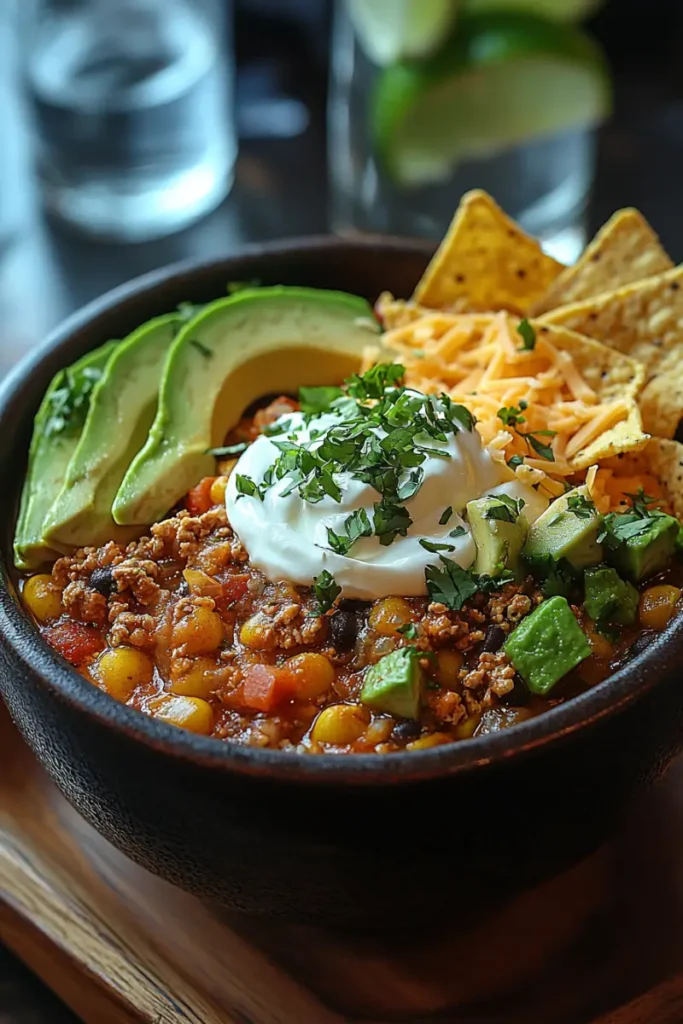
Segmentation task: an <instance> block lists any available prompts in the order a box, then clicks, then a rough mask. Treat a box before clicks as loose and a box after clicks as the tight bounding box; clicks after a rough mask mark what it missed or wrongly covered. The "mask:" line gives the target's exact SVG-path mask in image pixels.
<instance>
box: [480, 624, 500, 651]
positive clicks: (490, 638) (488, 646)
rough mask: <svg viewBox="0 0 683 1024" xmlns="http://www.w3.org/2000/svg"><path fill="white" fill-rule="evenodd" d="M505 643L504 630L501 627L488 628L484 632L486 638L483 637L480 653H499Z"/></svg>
mask: <svg viewBox="0 0 683 1024" xmlns="http://www.w3.org/2000/svg"><path fill="white" fill-rule="evenodd" d="M504 643H505V630H504V629H502V627H501V626H489V628H488V629H487V630H486V636H485V637H484V643H483V644H482V646H481V649H482V651H486V653H487V654H495V653H496V651H499V650H500V649H501V647H502V646H503V644H504Z"/></svg>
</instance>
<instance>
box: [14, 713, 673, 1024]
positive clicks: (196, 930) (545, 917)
mask: <svg viewBox="0 0 683 1024" xmlns="http://www.w3.org/2000/svg"><path fill="white" fill-rule="evenodd" d="M0 749H2V752H3V756H2V773H1V775H0V940H2V941H3V942H4V943H6V944H7V945H8V946H9V947H10V948H11V949H13V950H14V951H15V952H16V953H17V954H18V955H19V956H20V957H21V958H22V959H23V960H24V961H25V962H26V963H27V964H28V965H29V966H30V967H31V968H32V969H33V970H34V971H35V972H36V973H37V974H39V975H40V977H42V978H43V980H44V981H46V982H47V984H48V985H49V986H50V987H51V988H52V989H53V990H54V991H55V992H56V993H57V994H58V995H59V996H60V997H61V998H62V999H63V1000H64V1001H65V1002H66V1003H67V1004H68V1005H69V1006H70V1007H72V1009H73V1010H74V1011H75V1012H76V1013H77V1014H78V1015H79V1016H81V1017H82V1019H83V1020H84V1021H86V1022H87V1024H133V1022H135V1024H342V1022H348V1021H356V1022H359V1024H378V1022H381V1021H384V1020H396V1019H400V1020H403V1021H412V1022H414V1024H418V1022H419V1024H423V1022H427V1021H431V1020H434V1021H437V1020H440V1021H447V1022H451V1024H536V1022H537V1024H549V1022H552V1024H564V1022H567V1024H577V1022H586V1024H588V1022H595V1024H680V1021H681V1020H683V763H681V762H679V763H678V764H677V765H676V766H675V767H674V769H673V770H672V771H671V772H670V774H669V776H668V777H667V779H666V780H665V781H664V782H663V783H661V784H660V786H659V787H658V788H657V790H655V791H654V792H653V793H651V794H649V795H648V796H647V798H646V799H643V800H641V801H640V802H639V804H638V806H636V807H634V812H633V816H632V817H631V819H630V821H629V822H628V823H627V824H626V826H625V827H624V829H623V830H622V832H621V834H620V835H619V836H618V837H617V838H616V839H615V840H614V842H612V843H611V844H610V845H609V846H608V847H606V848H605V849H603V850H601V851H600V852H599V853H598V854H597V855H595V856H594V857H593V858H591V859H590V860H588V861H586V862H584V863H583V864H582V865H579V867H577V868H575V869H574V870H573V871H571V872H569V873H568V874H567V875H565V876H563V877H561V878H559V879H556V880H554V881H553V882H551V883H549V884H547V885H545V886H543V887H541V888H540V889H538V890H536V891H535V892H533V893H529V894H527V895H525V896H524V897H522V898H520V899H518V900H517V901H515V902H513V903H511V904H509V905H508V906H506V907H504V908H502V909H501V910H500V911H499V912H498V913H497V914H496V916H495V917H494V918H488V919H486V920H482V921H481V922H480V923H479V924H478V925H477V926H476V927H474V928H472V927H470V928H468V929H467V930H466V931H464V930H462V929H459V928H458V923H457V921H452V920H449V921H444V922H443V926H444V927H443V931H442V932H441V933H440V934H439V935H435V934H434V933H433V931H429V932H425V933H424V934H420V932H419V930H417V931H416V930H413V931H411V932H410V933H409V934H402V935H394V936H391V937H386V938H381V937H378V936H377V935H372V936H363V937H359V936H355V937H350V936H348V935H339V934H332V933H330V932H325V931H322V930H319V929H313V928H303V927H295V926H288V925H284V924H281V923H273V922H267V921H255V920H247V919H240V918H235V917H232V916H230V915H228V914H226V913H225V912H224V911H221V910H219V909H216V908H212V907H208V906H205V905H203V904H202V903H201V902H199V901H198V900H196V899H194V898H193V897H191V896H188V895H187V894H185V893H182V892H180V891H179V890H177V889H175V888H174V887H172V886H170V885H169V884H167V883H166V882H163V881H161V880H160V879H157V878H155V877H153V876H152V875H150V874H149V873H147V872H146V871H144V870H143V869H141V868H138V867H137V866H135V865H133V864H132V863H131V862H130V861H128V860H127V859H126V858H125V857H123V856H122V855H121V854H119V853H118V852H117V851H116V850H114V849H113V847H111V846H110V845H109V844H108V843H106V842H105V841H104V840H103V839H101V837H100V836H99V835H98V834H97V833H96V832H95V831H94V830H93V829H91V828H90V827H89V826H88V825H86V824H85V822H83V821H82V819H81V818H80V817H79V816H78V815H77V814H76V813H75V812H74V811H73V810H72V808H71V807H70V806H69V805H68V804H67V803H66V801H65V800H64V799H63V798H62V797H61V795H60V794H59V793H58V792H57V790H56V789H55V787H54V786H53V785H52V783H51V782H49V780H48V779H47V778H46V776H45V775H44V773H43V772H42V770H41V769H40V768H39V766H38V765H37V764H36V763H35V761H34V759H33V757H32V756H31V754H30V753H29V751H28V750H27V749H26V748H25V747H24V745H23V743H22V742H21V740H20V738H19V737H18V735H17V734H16V732H15V731H14V729H13V727H12V726H11V724H10V723H9V720H8V718H7V716H6V714H4V712H3V713H0ZM453 884H454V885H466V884H467V879H462V878H454V880H453ZM679 971H681V974H680V975H679V974H678V972H679Z"/></svg>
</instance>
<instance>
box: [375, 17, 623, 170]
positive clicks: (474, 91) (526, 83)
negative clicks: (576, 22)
mask: <svg viewBox="0 0 683 1024" xmlns="http://www.w3.org/2000/svg"><path fill="white" fill-rule="evenodd" d="M610 99H611V91H610V82H609V73H608V71H607V68H606V65H605V62H604V60H603V57H602V54H601V52H600V50H599V49H598V47H597V46H596V44H595V43H594V42H593V41H592V40H591V39H590V38H589V37H588V36H586V35H585V34H584V33H583V32H582V31H581V30H580V29H577V28H573V27H570V26H567V25H559V24H556V23H553V22H550V21H546V20H544V19H542V18H538V17H536V16H534V15H529V14H522V13H519V12H518V13H512V12H499V11H496V12H491V13H490V14H481V15H470V16H467V17H463V18H460V19H459V20H458V24H457V28H456V30H455V32H454V33H453V34H452V36H451V37H450V38H449V39H448V41H447V42H446V43H445V44H444V46H443V47H442V48H441V49H440V50H439V51H438V52H437V53H436V54H434V55H433V56H432V57H431V58H429V59H428V60H424V61H421V62H417V61H411V62H408V61H406V62H402V63H399V64H394V65H393V66H391V67H388V68H385V69H384V70H383V71H382V73H381V75H380V77H379V79H378V82H377V88H376V92H375V96H374V110H373V113H374V122H373V128H374V138H375V144H376V148H377V152H378V155H379V157H380V159H381V160H382V162H383V164H384V166H385V168H386V169H387V171H388V172H389V174H390V175H391V176H392V177H393V178H394V180H395V181H396V182H397V183H398V184H401V185H423V184H429V183H431V182H437V181H443V180H444V179H446V178H447V177H448V176H449V175H450V173H451V172H452V170H453V167H454V166H455V165H456V164H457V163H458V162H460V161H461V160H463V159H472V158H478V157H486V156H489V155H491V154H494V153H498V152H501V151H502V150H504V149H506V148H508V147H509V146H512V145H515V144H519V143H522V142H525V141H528V140H530V139H536V138H539V137H541V136H544V135H550V134H553V133H559V132H561V131H565V130H569V129H574V128H581V127H589V126H591V125H595V124H597V123H599V122H600V121H601V120H602V119H603V118H604V117H605V116H606V115H607V114H608V113H609V109H610Z"/></svg>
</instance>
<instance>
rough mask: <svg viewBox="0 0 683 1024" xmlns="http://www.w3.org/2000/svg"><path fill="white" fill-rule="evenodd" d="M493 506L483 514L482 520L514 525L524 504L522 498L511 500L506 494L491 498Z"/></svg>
mask: <svg viewBox="0 0 683 1024" xmlns="http://www.w3.org/2000/svg"><path fill="white" fill-rule="evenodd" d="M493 498H494V501H493V504H491V505H489V506H488V507H487V508H486V510H485V512H484V519H495V520H497V521H498V522H500V523H516V522H517V520H518V519H519V516H520V513H521V511H522V509H523V508H524V506H525V504H526V502H525V501H524V498H511V497H510V496H509V495H508V494H496V495H494V496H493Z"/></svg>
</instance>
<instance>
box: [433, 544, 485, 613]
mask: <svg viewBox="0 0 683 1024" xmlns="http://www.w3.org/2000/svg"><path fill="white" fill-rule="evenodd" d="M439 561H440V562H441V564H442V566H443V568H439V567H438V566H437V565H428V566H427V568H426V569H425V579H426V581H427V590H428V592H429V596H430V598H431V599H432V601H438V602H440V603H441V604H445V605H446V607H447V608H450V609H451V611H454V612H459V611H460V609H461V608H462V606H463V605H464V604H465V602H466V601H468V600H469V599H470V598H471V597H474V595H475V594H476V593H477V589H478V588H477V584H476V582H475V580H474V578H473V576H472V574H471V573H469V572H467V570H465V569H462V568H461V567H460V566H459V565H457V564H456V563H455V562H454V561H453V560H452V559H450V558H444V556H443V555H439Z"/></svg>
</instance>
